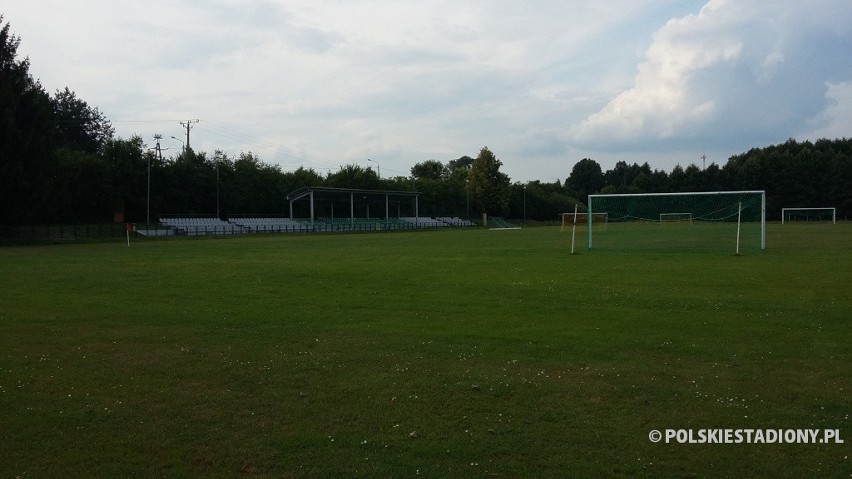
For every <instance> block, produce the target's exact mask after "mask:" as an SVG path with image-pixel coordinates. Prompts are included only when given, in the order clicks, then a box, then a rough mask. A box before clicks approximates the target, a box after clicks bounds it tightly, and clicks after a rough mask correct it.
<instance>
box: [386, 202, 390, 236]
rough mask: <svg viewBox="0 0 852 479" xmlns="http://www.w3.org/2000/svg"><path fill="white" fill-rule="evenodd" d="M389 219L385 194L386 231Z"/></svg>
mask: <svg viewBox="0 0 852 479" xmlns="http://www.w3.org/2000/svg"><path fill="white" fill-rule="evenodd" d="M389 223H390V218H389V217H388V194H387V193H385V229H388V224H389Z"/></svg>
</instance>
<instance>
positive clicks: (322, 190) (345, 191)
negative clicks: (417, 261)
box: [287, 186, 420, 224]
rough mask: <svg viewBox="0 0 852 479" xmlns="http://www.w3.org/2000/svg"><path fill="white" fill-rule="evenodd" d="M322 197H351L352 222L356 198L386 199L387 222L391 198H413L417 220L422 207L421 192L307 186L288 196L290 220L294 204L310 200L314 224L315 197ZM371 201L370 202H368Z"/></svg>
mask: <svg viewBox="0 0 852 479" xmlns="http://www.w3.org/2000/svg"><path fill="white" fill-rule="evenodd" d="M317 193H318V194H320V195H330V196H332V197H335V196H343V195H348V196H349V218H350V220H351V221H353V222H354V221H355V196H356V195H358V196H363V197H364V198H365V199H366V198H367V197H368V196H369V197H375V196H378V197H384V203H385V211H384V218H385V221H389V219H390V211H389V209H390V197H391V196H397V197H400V196H401V197H406V198H412V199H413V200H414V205H413V206H414V217H415V218H417V217H419V216H420V212H419V210H420V206H419V198H420V192H419V191H394V190H365V189H359V188H327V187H324V186H305V187H303V188H299V189H297V190H294V191H292V192H290V194H289V195H287V200H288V201H289V202H290V219H293V203H294V202H296V201H299V200H301V199H303V198H308V202H309V206H310V219H311V223H312V224H313V222H314V217H315V209H314V197H315V196H316V194H317ZM368 201H369V200H368ZM367 212H368V213H367V216H369V209H368V210H367Z"/></svg>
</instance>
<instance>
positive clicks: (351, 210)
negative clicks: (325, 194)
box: [349, 192, 355, 228]
mask: <svg viewBox="0 0 852 479" xmlns="http://www.w3.org/2000/svg"><path fill="white" fill-rule="evenodd" d="M349 222H350V223H351V224H352V228H355V193H351V192H350V193H349Z"/></svg>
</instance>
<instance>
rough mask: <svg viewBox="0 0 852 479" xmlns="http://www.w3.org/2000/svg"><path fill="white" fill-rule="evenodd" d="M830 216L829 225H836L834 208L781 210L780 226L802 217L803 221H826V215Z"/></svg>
mask: <svg viewBox="0 0 852 479" xmlns="http://www.w3.org/2000/svg"><path fill="white" fill-rule="evenodd" d="M829 214H830V215H831V223H832V224H835V225H836V224H837V210H836V209H835V208H830V207H829V208H781V224H782V225H783V224H785V223H789V222H790V221H792V220H794V219H797V218H802V217H804V219H805V221H821V220H818V219H813V220H812V219H810V218H826V219H825V220H823V221H828V219H827V218H828V215H829Z"/></svg>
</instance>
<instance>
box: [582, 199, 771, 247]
mask: <svg viewBox="0 0 852 479" xmlns="http://www.w3.org/2000/svg"><path fill="white" fill-rule="evenodd" d="M603 212H606V213H607V223H606V225H607V227H606V228H605V229H604V228H600V227H599V225H598V223H597V222H596V221H593V220H592V218H593V216H594V215H596V214H599V213H603ZM587 229H588V232H587V234H588V239H587V246H588V248H589V249H592V248H595V249H612V250H644V251H671V252H678V251H697V252H720V253H721V252H730V253H736V254H740V253H742V252H747V251H760V250H762V249H764V248H765V247H766V194H765V192H763V191H718V192H694V193H647V194H614V195H589V198H588V209H587Z"/></svg>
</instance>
